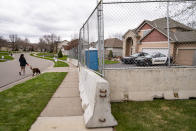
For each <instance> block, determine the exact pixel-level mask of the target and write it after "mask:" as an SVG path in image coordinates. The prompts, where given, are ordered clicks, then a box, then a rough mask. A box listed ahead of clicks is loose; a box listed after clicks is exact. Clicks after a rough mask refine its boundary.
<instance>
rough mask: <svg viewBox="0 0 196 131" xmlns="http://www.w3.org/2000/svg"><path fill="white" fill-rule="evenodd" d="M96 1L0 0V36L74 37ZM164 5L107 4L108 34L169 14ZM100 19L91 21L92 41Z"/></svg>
mask: <svg viewBox="0 0 196 131" xmlns="http://www.w3.org/2000/svg"><path fill="white" fill-rule="evenodd" d="M105 1H107V0H105ZM108 1H111V0H108ZM96 3H97V0H0V36H4V37H5V38H8V36H9V34H18V36H19V37H21V38H28V39H30V41H31V42H38V40H39V38H40V37H42V36H43V35H45V34H51V33H54V34H56V35H58V36H60V37H61V40H65V39H66V40H70V39H71V38H72V37H73V35H74V34H76V33H78V32H79V29H80V28H81V26H82V25H83V23H84V22H85V21H86V19H87V18H88V16H89V15H90V14H91V12H92V11H93V9H94V8H95V6H96ZM163 4H166V3H161V8H159V7H160V3H142V4H133V3H132V4H110V5H104V27H105V28H104V32H105V36H104V37H105V38H108V37H110V36H112V35H114V34H116V33H118V34H122V35H123V34H124V33H125V32H126V31H127V30H128V29H134V28H136V27H137V26H138V25H139V24H140V23H141V22H142V21H143V20H154V19H157V18H160V17H166V8H165V6H162V5H163ZM177 7H179V6H177ZM171 8H172V7H171ZM171 10H173V9H171ZM96 18H97V14H96V13H95V14H94V15H93V16H92V18H91V19H90V21H89V30H90V35H89V39H90V41H92V42H93V41H97V24H96V20H97V19H96Z"/></svg>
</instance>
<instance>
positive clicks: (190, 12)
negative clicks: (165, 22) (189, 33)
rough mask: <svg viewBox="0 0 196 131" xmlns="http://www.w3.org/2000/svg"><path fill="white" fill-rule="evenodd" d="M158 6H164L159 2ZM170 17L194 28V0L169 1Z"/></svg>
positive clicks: (195, 2)
mask: <svg viewBox="0 0 196 131" xmlns="http://www.w3.org/2000/svg"><path fill="white" fill-rule="evenodd" d="M160 7H163V8H166V5H165V4H163V3H161V5H160ZM169 7H170V8H169V9H170V12H169V14H170V17H171V18H174V19H176V20H178V21H181V22H183V23H185V24H187V25H189V26H190V27H192V28H196V1H184V2H170V3H169Z"/></svg>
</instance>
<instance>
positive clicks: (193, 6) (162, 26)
mask: <svg viewBox="0 0 196 131" xmlns="http://www.w3.org/2000/svg"><path fill="white" fill-rule="evenodd" d="M103 25H104V26H103ZM195 27H196V1H194V0H170V1H168V0H103V1H100V2H99V3H98V5H97V7H96V8H95V10H94V11H93V12H92V14H91V15H90V16H89V18H88V19H87V21H86V22H85V24H84V25H83V27H82V28H81V29H80V45H79V56H80V57H79V61H80V63H81V64H82V65H87V67H90V65H91V64H92V63H93V62H95V63H97V62H99V64H98V67H99V68H98V69H99V72H100V73H101V74H103V69H104V68H129V67H130V68H131V67H135V66H152V65H158V66H160V65H161V66H163V65H164V66H165V65H168V66H173V65H175V66H176V65H177V66H181V65H183V66H184V65H186V66H192V65H196V30H195ZM93 48H94V49H93ZM89 50H90V51H89ZM92 50H97V52H98V61H93V60H91V55H92V54H91V52H92ZM95 58H96V57H95ZM104 59H105V62H103V61H104ZM113 63H117V64H113ZM92 65H93V64H92Z"/></svg>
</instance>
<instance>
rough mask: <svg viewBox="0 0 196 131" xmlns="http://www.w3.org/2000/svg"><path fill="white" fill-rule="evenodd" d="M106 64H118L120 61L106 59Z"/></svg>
mask: <svg viewBox="0 0 196 131" xmlns="http://www.w3.org/2000/svg"><path fill="white" fill-rule="evenodd" d="M104 62H105V64H116V63H120V62H119V61H112V60H104Z"/></svg>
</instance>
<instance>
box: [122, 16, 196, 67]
mask: <svg viewBox="0 0 196 131" xmlns="http://www.w3.org/2000/svg"><path fill="white" fill-rule="evenodd" d="M169 22H170V41H171V44H170V45H171V46H170V55H171V56H172V57H173V58H174V60H175V62H176V64H179V65H196V30H194V29H193V28H190V27H188V26H186V25H184V24H182V23H180V22H178V21H175V20H173V19H171V18H170V19H169ZM167 40H168V37H167V19H166V18H159V19H156V20H153V21H149V20H144V21H143V22H142V23H141V24H140V25H139V26H138V27H137V28H135V29H133V30H128V31H127V32H126V33H125V34H124V35H123V56H130V55H131V54H134V53H137V52H146V53H153V52H161V53H163V54H165V55H167V54H168V42H167Z"/></svg>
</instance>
